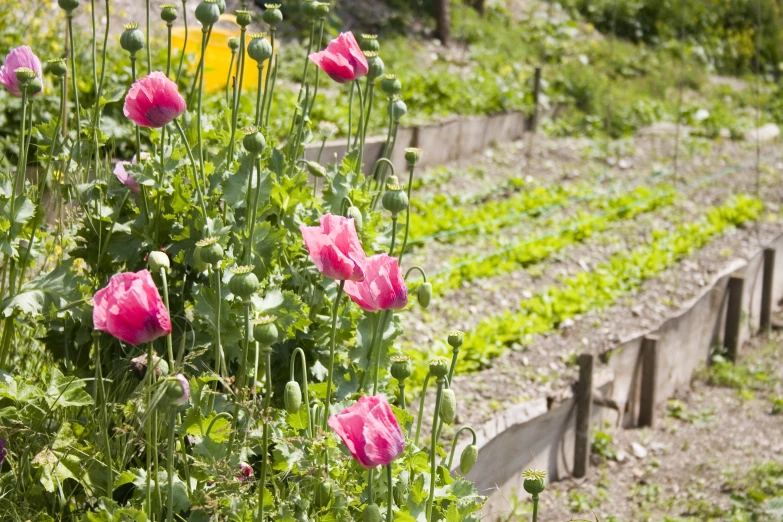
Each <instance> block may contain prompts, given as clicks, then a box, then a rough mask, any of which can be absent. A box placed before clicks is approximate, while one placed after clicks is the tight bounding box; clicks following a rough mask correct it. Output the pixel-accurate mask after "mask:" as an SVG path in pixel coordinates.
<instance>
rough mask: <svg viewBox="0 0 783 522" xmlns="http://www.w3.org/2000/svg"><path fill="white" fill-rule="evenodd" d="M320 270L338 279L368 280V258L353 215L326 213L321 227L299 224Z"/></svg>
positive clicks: (311, 255) (322, 218)
mask: <svg viewBox="0 0 783 522" xmlns="http://www.w3.org/2000/svg"><path fill="white" fill-rule="evenodd" d="M299 229H300V230H301V231H302V237H303V238H304V242H305V246H306V247H307V250H308V251H309V252H310V259H312V260H313V263H314V264H315V266H316V268H318V271H319V272H321V273H322V274H323V275H325V276H326V277H329V278H331V279H336V280H338V281H343V280H345V281H361V280H362V279H364V263H365V261H366V257H365V254H364V249H363V248H362V243H361V241H359V236H358V235H357V234H356V225H354V221H353V218H346V217H342V216H334V215H332V214H326V215H323V216H321V224H320V226H317V227H306V226H304V225H302V226H301V227H299Z"/></svg>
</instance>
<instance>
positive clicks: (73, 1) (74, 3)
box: [57, 0, 79, 15]
mask: <svg viewBox="0 0 783 522" xmlns="http://www.w3.org/2000/svg"><path fill="white" fill-rule="evenodd" d="M57 5H59V6H60V9H62V10H63V11H65V12H66V13H68V14H69V15H70V14H71V13H72V12H73V10H74V9H76V8H77V7H79V0H57Z"/></svg>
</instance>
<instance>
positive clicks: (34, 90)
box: [27, 76, 43, 96]
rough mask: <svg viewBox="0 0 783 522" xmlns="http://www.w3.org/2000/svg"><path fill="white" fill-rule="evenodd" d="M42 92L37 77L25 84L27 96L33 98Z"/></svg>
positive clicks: (41, 85) (39, 80)
mask: <svg viewBox="0 0 783 522" xmlns="http://www.w3.org/2000/svg"><path fill="white" fill-rule="evenodd" d="M42 90H43V82H42V81H41V79H40V78H39V77H38V76H36V77H35V78H33V79H32V80H30V81H29V82H27V94H28V95H29V96H34V95H36V94H38V93H39V92H41V91H42Z"/></svg>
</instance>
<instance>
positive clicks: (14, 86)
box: [0, 45, 43, 98]
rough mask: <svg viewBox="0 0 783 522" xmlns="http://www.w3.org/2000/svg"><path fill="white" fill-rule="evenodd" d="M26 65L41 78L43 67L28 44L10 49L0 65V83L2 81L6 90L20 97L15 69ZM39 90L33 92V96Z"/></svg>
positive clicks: (36, 94)
mask: <svg viewBox="0 0 783 522" xmlns="http://www.w3.org/2000/svg"><path fill="white" fill-rule="evenodd" d="M21 67H26V68H28V69H31V70H33V71H35V75H36V76H38V78H39V79H41V80H43V67H41V60H39V59H38V57H37V56H36V55H35V53H33V50H32V49H30V48H29V47H28V46H26V45H23V46H21V47H17V48H16V49H13V50H11V52H10V53H8V56H6V57H5V62H3V66H2V67H0V83H2V84H3V85H4V86H5V88H6V90H7V91H8V92H10V93H11V94H13V95H14V96H16V97H17V98H21V97H22V90H21V89H20V88H19V80H17V79H16V72H15V71H16V70H17V69H19V68H21ZM38 94H40V92H38V93H35V94H34V96H38Z"/></svg>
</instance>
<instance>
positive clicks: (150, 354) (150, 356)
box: [144, 342, 155, 517]
mask: <svg viewBox="0 0 783 522" xmlns="http://www.w3.org/2000/svg"><path fill="white" fill-rule="evenodd" d="M154 355H155V351H154V350H153V348H152V343H151V342H150V343H148V344H147V375H146V381H147V389H146V391H145V396H146V397H145V403H146V405H147V411H146V412H145V414H146V417H147V421H146V423H145V427H144V436H145V438H146V441H145V445H144V449H145V453H146V457H147V458H146V460H147V478H146V486H147V496H146V506H147V516H149V517H152V482H151V481H152V451H153V450H152V442H151V441H150V439H151V435H152V383H153V381H154V375H155V367H154V365H153V361H154V360H155V359H154Z"/></svg>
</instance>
